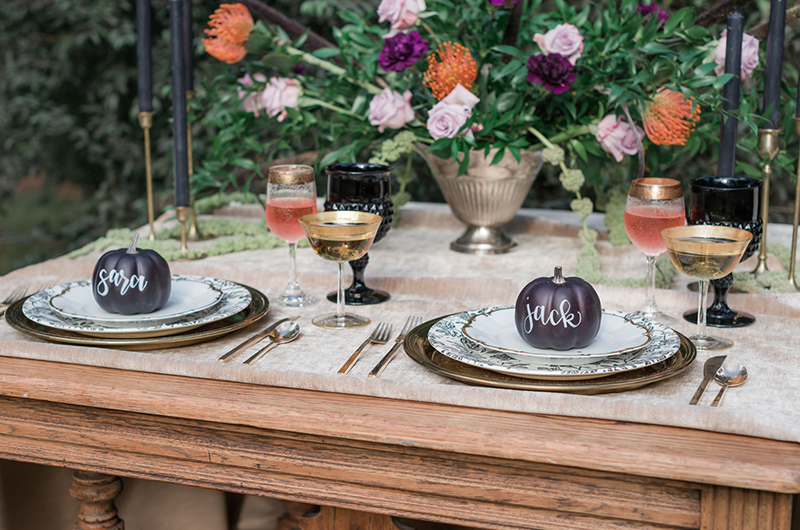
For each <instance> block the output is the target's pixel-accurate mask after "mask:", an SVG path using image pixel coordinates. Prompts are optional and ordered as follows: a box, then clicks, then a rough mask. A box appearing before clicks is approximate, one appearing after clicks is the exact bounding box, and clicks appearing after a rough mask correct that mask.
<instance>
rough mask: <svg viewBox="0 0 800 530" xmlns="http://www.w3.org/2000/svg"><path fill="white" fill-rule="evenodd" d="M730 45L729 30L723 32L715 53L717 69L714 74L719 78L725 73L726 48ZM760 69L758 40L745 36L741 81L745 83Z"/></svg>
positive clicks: (743, 40)
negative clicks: (754, 71)
mask: <svg viewBox="0 0 800 530" xmlns="http://www.w3.org/2000/svg"><path fill="white" fill-rule="evenodd" d="M727 45H728V30H727V29H724V30H722V34H721V35H720V37H719V44H717V49H716V50H715V51H714V60H715V61H716V63H717V67H716V68H714V73H716V74H717V75H718V76H719V75H722V74H724V73H725V48H726V46H727ZM757 67H758V39H757V38H755V37H753V36H752V35H748V34H747V33H745V34H744V36H743V39H742V70H741V72H740V77H739V78H740V79H741V80H742V81H744V80H745V79H748V78H750V77H752V75H753V70H755V69H756V68H757Z"/></svg>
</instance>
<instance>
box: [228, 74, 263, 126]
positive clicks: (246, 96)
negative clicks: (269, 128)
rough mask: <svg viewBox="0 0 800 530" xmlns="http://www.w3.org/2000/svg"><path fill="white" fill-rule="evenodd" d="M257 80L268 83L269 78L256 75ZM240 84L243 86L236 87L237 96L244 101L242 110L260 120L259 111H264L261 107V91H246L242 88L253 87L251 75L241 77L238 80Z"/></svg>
mask: <svg viewBox="0 0 800 530" xmlns="http://www.w3.org/2000/svg"><path fill="white" fill-rule="evenodd" d="M254 77H255V80H256V81H258V82H259V83H266V81H267V78H266V76H265V75H264V74H255V75H254ZM237 81H239V84H240V85H242V86H237V87H236V94H237V95H238V96H239V99H240V100H243V101H242V108H243V109H244V110H245V111H246V112H252V113H253V115H254V116H255V117H256V118H258V117H259V116H260V114H259V112H258V111H259V110H260V109H262V108H263V107H262V105H261V91H259V90H245V89H244V88H242V87H249V86H253V78H252V77H250V74H244V77H240V78H239V79H237Z"/></svg>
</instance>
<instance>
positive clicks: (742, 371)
mask: <svg viewBox="0 0 800 530" xmlns="http://www.w3.org/2000/svg"><path fill="white" fill-rule="evenodd" d="M714 380H715V381H716V382H717V383H719V384H720V385H722V388H720V389H719V393H718V394H717V397H715V398H714V401H712V402H711V406H712V407H716V406H717V405H719V401H720V400H721V399H722V394H724V393H725V389H726V388H728V387H729V386H739V385H743V384H744V382H745V381H747V368H745V367H744V365H743V364H739V363H736V362H727V363H725V364H723V365H722V366H720V367H719V370H717V373H716V374H714Z"/></svg>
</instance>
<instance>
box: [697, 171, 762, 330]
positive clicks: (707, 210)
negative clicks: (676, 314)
mask: <svg viewBox="0 0 800 530" xmlns="http://www.w3.org/2000/svg"><path fill="white" fill-rule="evenodd" d="M690 188H691V207H690V209H689V214H688V215H687V219H686V220H687V222H688V224H690V225H697V224H702V225H717V226H729V227H732V228H739V229H742V230H747V231H748V232H750V233H751V234H753V239H752V240H751V241H750V244H749V245H747V248H746V249H745V251H744V254H742V261H744V260H746V259H747V258H749V257H750V256H752V255H753V254H754V253H755V252H756V251H757V250H758V247H759V245H760V244H761V234H762V231H763V223H762V221H761V200H760V198H759V197H760V194H761V181H759V180H755V179H751V178H746V177H700V178H696V179H693V180H692V181H691V182H690ZM732 284H733V274H729V275H727V276H725V277H724V278H720V279H718V280H711V285H713V286H714V303H713V304H711V306H710V307H709V308H708V309H707V310H706V324H707V325H709V326H714V327H719V328H734V327H742V326H749V325H750V324H752V323H753V322H755V317H753V315H750V314H748V313H744V312H737V311H734V310H732V309H731V308H730V307H728V291H729V289H730V288H731V285H732ZM683 316H684V318H685V319H686V320H688V321H689V322H697V312H696V311H689V312H687V313H685V314H684V315H683Z"/></svg>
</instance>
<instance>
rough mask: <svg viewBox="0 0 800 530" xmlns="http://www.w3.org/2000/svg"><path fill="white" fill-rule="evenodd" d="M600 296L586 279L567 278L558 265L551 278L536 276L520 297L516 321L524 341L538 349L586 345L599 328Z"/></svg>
mask: <svg viewBox="0 0 800 530" xmlns="http://www.w3.org/2000/svg"><path fill="white" fill-rule="evenodd" d="M602 318H603V308H602V306H601V305H600V297H599V296H597V292H596V291H595V290H594V288H593V287H592V286H591V285H589V284H588V283H587V282H586V281H584V280H582V279H581V278H577V277H570V278H564V276H563V274H562V272H561V267H556V268H555V272H554V275H553V277H552V278H537V279H535V280H533V281H532V282H530V283H529V284H528V285H526V286H525V288H524V289H522V291H521V292H520V293H519V296H518V297H517V304H516V307H515V310H514V322H515V324H516V326H517V331H518V332H519V334H520V336H521V337H522V338H523V339H525V341H526V342H527V343H528V344H530V345H531V346H533V347H535V348H546V349H553V350H569V349H572V348H583V347H584V346H587V345H588V344H589V343H590V342H592V341H593V340H594V338H595V337H596V336H597V332H598V331H599V330H600V321H601V319H602Z"/></svg>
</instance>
